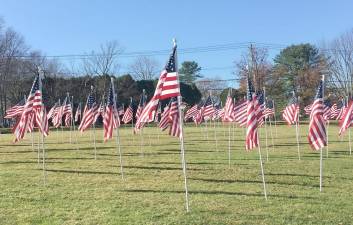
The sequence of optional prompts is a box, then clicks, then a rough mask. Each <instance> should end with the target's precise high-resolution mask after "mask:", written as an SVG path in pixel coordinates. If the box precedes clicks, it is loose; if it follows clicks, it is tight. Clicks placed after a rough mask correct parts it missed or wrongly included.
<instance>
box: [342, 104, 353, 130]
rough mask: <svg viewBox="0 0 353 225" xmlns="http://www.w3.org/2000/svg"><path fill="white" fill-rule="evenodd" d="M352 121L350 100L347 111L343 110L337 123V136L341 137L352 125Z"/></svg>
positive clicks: (352, 105) (352, 111)
mask: <svg viewBox="0 0 353 225" xmlns="http://www.w3.org/2000/svg"><path fill="white" fill-rule="evenodd" d="M352 119H353V101H352V100H351V99H350V100H349V104H348V107H347V109H346V110H345V112H344V114H343V116H342V119H341V120H340V121H339V125H340V130H339V135H342V134H343V133H344V132H345V131H346V130H347V129H348V128H349V127H350V126H351V124H352Z"/></svg>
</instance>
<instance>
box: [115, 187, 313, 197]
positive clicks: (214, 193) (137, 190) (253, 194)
mask: <svg viewBox="0 0 353 225" xmlns="http://www.w3.org/2000/svg"><path fill="white" fill-rule="evenodd" d="M122 192H131V193H170V194H184V193H185V191H177V190H168V191H167V190H151V189H130V190H122ZM189 194H204V195H231V196H234V195H238V196H252V197H261V198H264V195H263V194H262V193H246V192H230V191H189ZM267 196H268V197H278V198H291V199H294V198H295V199H299V198H304V199H316V198H314V197H310V196H294V195H275V194H268V195H267Z"/></svg>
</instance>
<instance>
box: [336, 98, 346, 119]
mask: <svg viewBox="0 0 353 225" xmlns="http://www.w3.org/2000/svg"><path fill="white" fill-rule="evenodd" d="M345 108H346V107H345V104H344V100H343V99H340V100H339V101H338V103H337V111H338V112H337V115H336V117H335V119H336V120H340V119H341V118H342V116H343V114H344V111H345Z"/></svg>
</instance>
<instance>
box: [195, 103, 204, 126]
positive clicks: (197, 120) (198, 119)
mask: <svg viewBox="0 0 353 225" xmlns="http://www.w3.org/2000/svg"><path fill="white" fill-rule="evenodd" d="M201 105H203V103H202V102H201V104H199V105H197V112H196V114H195V115H194V117H193V120H194V123H195V124H196V125H199V124H201V123H202V120H203V110H204V107H202V106H201Z"/></svg>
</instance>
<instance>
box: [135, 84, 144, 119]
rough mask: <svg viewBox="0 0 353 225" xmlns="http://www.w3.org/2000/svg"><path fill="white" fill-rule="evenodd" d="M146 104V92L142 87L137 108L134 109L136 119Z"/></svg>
mask: <svg viewBox="0 0 353 225" xmlns="http://www.w3.org/2000/svg"><path fill="white" fill-rule="evenodd" d="M145 106H146V94H145V89H143V92H142V94H141V96H140V101H139V105H138V106H137V110H136V115H135V117H136V120H138V118H139V117H140V115H141V113H142V110H143V108H145Z"/></svg>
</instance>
